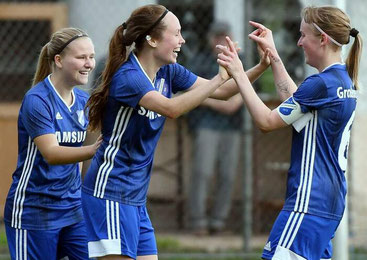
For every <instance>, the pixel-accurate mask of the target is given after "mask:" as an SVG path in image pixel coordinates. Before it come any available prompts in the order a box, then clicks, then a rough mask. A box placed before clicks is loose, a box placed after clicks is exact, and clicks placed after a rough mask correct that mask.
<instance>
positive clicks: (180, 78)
mask: <svg viewBox="0 0 367 260" xmlns="http://www.w3.org/2000/svg"><path fill="white" fill-rule="evenodd" d="M172 67H173V70H172V71H173V77H172V78H173V80H172V92H173V93H177V92H179V91H184V90H186V89H188V88H190V87H191V86H192V85H193V84H194V83H195V81H196V79H197V77H198V76H197V75H195V74H194V73H192V72H191V71H189V70H188V69H186V68H185V67H184V66H182V65H180V64H178V63H174V64H172Z"/></svg>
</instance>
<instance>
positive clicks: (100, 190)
mask: <svg viewBox="0 0 367 260" xmlns="http://www.w3.org/2000/svg"><path fill="white" fill-rule="evenodd" d="M132 112H133V108H131V107H123V106H121V108H120V110H119V112H118V113H117V116H116V120H115V124H114V127H113V131H112V135H111V138H110V141H109V144H108V147H107V148H106V150H105V152H104V162H103V163H102V165H101V166H100V167H99V169H98V173H97V177H96V184H95V187H94V194H93V196H95V197H98V198H103V196H104V191H105V188H106V184H107V180H108V176H109V174H110V172H111V170H112V169H113V165H114V160H115V156H116V154H117V152H118V150H119V148H120V144H121V139H122V136H123V135H124V132H125V130H126V127H127V124H128V123H129V120H130V117H131V114H132Z"/></svg>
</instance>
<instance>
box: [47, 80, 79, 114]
mask: <svg viewBox="0 0 367 260" xmlns="http://www.w3.org/2000/svg"><path fill="white" fill-rule="evenodd" d="M47 80H48V82H49V83H50V85H51V86H52V88H53V89H54V91H55V92H56V94H57V96H58V97H59V98H60V99H61V101H62V102H63V103H64V104H65V106H66V107H67V108H68V109H69V111H70V112H71V107H72V106H73V105H74V103H75V95H74V89H72V90H71V95H72V97H73V102H72V103H71V105H70V106H69V105H68V104H66V102H65V100H64V99H63V98H62V97H61V96H60V94H59V92H57V90H56V88H55V86H54V84H52V81H51V74H50V75H48V76H47Z"/></svg>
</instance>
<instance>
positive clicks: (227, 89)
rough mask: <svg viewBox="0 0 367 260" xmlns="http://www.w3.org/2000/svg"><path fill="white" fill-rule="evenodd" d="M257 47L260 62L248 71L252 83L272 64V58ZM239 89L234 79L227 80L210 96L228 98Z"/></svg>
mask: <svg viewBox="0 0 367 260" xmlns="http://www.w3.org/2000/svg"><path fill="white" fill-rule="evenodd" d="M257 49H258V53H259V56H260V62H259V63H258V64H257V65H255V66H254V67H252V68H251V69H249V70H247V71H246V74H247V77H248V78H249V80H250V82H251V83H254V82H255V81H256V80H257V79H258V78H259V77H260V76H261V75H262V74H263V73H264V71H265V70H266V69H267V68H268V67H269V65H270V59H269V57H268V55H266V54H265V53H264V51H263V50H262V49H261V48H260V47H259V46H258V48H257ZM238 91H239V90H238V87H237V85H236V83H235V81H234V80H233V79H232V80H229V81H227V82H226V83H225V84H224V85H223V86H221V87H220V88H218V89H217V90H216V91H215V92H214V93H213V95H211V96H210V97H211V98H215V99H222V100H227V99H228V98H230V97H232V96H233V95H235V94H237V93H238Z"/></svg>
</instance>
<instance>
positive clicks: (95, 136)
mask: <svg viewBox="0 0 367 260" xmlns="http://www.w3.org/2000/svg"><path fill="white" fill-rule="evenodd" d="M100 139H101V141H102V136H101V134H100V132H99V131H98V132H97V131H96V132H90V131H87V136H86V137H85V141H84V143H83V146H88V145H93V144H94V143H96V141H97V140H100ZM96 151H97V150H96ZM91 162H92V160H91V158H90V159H88V160H85V161H83V162H81V164H82V167H81V168H80V169H82V170H81V171H82V176H84V175H85V174H86V173H87V170H88V168H89V166H90V164H91Z"/></svg>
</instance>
